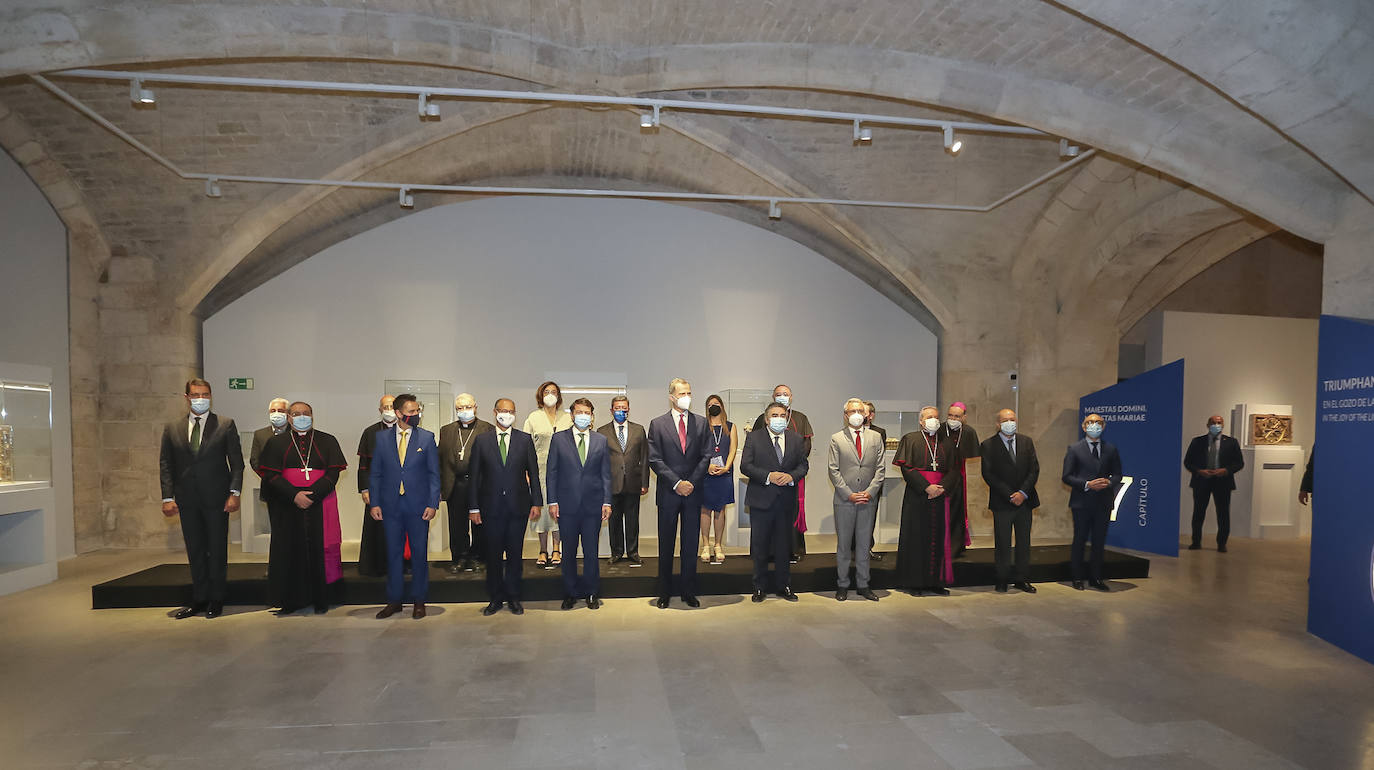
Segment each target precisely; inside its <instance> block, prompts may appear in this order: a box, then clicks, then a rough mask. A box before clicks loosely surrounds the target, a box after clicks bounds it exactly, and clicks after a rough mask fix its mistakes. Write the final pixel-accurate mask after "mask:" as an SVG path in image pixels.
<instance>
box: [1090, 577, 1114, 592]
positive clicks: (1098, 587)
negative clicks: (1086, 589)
mask: <svg viewBox="0 0 1374 770" xmlns="http://www.w3.org/2000/svg"><path fill="white" fill-rule="evenodd" d="M1088 585H1090V586H1092V588H1093V590H1094V591H1110V590H1112V589H1110V588H1108V587H1107V584H1106V583H1103V582H1102V581H1101V580H1089V581H1088Z"/></svg>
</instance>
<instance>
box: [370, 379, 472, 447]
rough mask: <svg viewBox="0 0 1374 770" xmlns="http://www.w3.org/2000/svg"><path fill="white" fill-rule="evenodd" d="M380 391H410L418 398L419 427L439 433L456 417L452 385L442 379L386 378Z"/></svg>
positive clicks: (393, 393) (435, 433)
mask: <svg viewBox="0 0 1374 770" xmlns="http://www.w3.org/2000/svg"><path fill="white" fill-rule="evenodd" d="M382 388H383V390H382V392H383V393H390V394H392V395H400V394H402V393H410V394H412V395H414V396H415V397H416V398H418V399H420V427H422V428H424V429H425V430H427V431H431V432H432V433H434V435H436V436H437V435H439V429H440V428H442V427H444V426H445V425H448V424H449V423H451V422H453V421H454V420H456V419H458V415H457V413H455V412H454V411H453V385H452V384H451V383H447V382H444V381H443V380H390V379H389V380H386V381H384V382H383V383H382Z"/></svg>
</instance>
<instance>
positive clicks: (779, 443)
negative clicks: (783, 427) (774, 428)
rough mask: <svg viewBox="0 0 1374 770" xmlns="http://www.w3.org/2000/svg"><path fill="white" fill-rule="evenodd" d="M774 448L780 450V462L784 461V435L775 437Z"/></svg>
mask: <svg viewBox="0 0 1374 770" xmlns="http://www.w3.org/2000/svg"><path fill="white" fill-rule="evenodd" d="M773 448H774V449H777V450H778V463H779V464H781V463H782V436H774V437H773Z"/></svg>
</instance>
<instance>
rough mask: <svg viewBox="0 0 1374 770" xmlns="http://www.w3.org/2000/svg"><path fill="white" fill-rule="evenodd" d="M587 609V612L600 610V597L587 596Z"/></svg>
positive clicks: (594, 595)
mask: <svg viewBox="0 0 1374 770" xmlns="http://www.w3.org/2000/svg"><path fill="white" fill-rule="evenodd" d="M587 609H589V610H599V609H601V597H600V596H597V595H596V594H592V595H591V596H588V597H587Z"/></svg>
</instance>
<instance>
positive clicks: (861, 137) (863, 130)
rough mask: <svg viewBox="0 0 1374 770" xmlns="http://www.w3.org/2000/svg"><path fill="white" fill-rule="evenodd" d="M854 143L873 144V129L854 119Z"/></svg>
mask: <svg viewBox="0 0 1374 770" xmlns="http://www.w3.org/2000/svg"><path fill="white" fill-rule="evenodd" d="M854 143H855V144H873V129H871V128H867V127H865V126H863V125H862V124H861V123H860V122H859V121H857V120H856V121H854Z"/></svg>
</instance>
